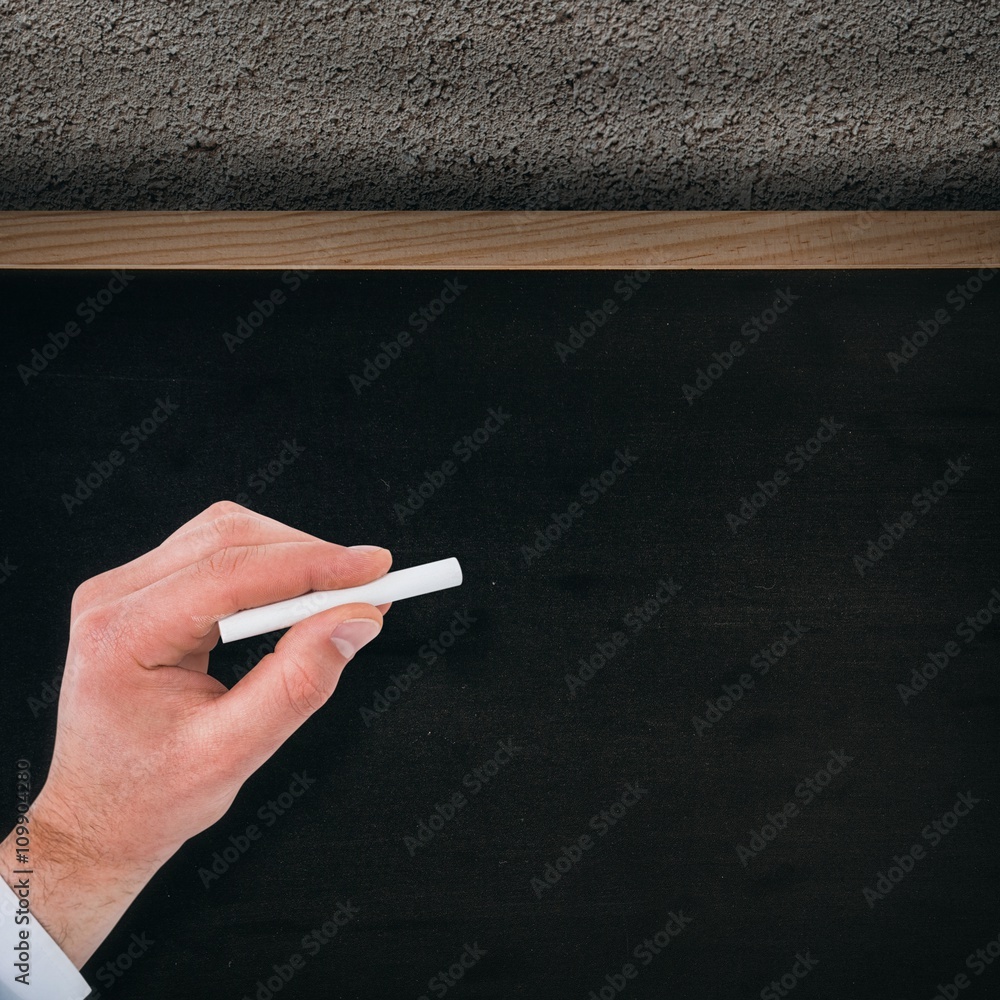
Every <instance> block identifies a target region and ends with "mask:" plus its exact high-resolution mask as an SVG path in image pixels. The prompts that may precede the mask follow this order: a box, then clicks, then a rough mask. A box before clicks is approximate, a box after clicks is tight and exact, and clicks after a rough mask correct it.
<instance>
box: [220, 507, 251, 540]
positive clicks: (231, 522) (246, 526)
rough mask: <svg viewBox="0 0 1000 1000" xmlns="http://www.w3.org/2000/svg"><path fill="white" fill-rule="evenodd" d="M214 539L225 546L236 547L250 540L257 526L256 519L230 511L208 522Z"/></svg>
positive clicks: (242, 512)
mask: <svg viewBox="0 0 1000 1000" xmlns="http://www.w3.org/2000/svg"><path fill="white" fill-rule="evenodd" d="M210 525H211V530H212V532H213V533H214V535H215V538H216V539H217V540H218V541H219V542H221V543H222V545H223V546H225V545H238V544H240V543H241V542H243V541H245V540H246V539H248V538H250V537H251V535H252V532H253V531H254V529H255V528H256V527H257V525H258V521H257V519H256V518H254V517H252V516H251V515H250V514H248V513H247V512H246V511H243V510H241V511H231V512H229V513H227V514H223V515H222V516H221V517H217V518H216V519H215V520H214V521H211V522H210Z"/></svg>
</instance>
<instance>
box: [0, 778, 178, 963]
mask: <svg viewBox="0 0 1000 1000" xmlns="http://www.w3.org/2000/svg"><path fill="white" fill-rule="evenodd" d="M43 791H44V790H43ZM25 825H26V826H27V827H28V840H29V845H28V848H27V851H25V850H24V849H23V847H19V846H18V845H17V844H16V843H15V834H14V833H13V832H11V833H10V834H9V835H8V836H7V837H6V839H4V840H3V842H2V843H0V877H2V878H3V879H4V881H5V882H6V883H7V884H8V885H10V886H11V887H13V886H14V884H15V882H17V881H18V880H21V879H27V881H28V885H29V890H28V902H29V912H30V916H31V918H32V919H33V920H36V921H37V922H38V923H39V924H41V926H42V927H44V928H45V930H46V931H47V933H48V934H49V936H50V937H51V938H52V939H53V940H54V941H55V943H56V944H57V945H59V947H60V948H61V949H62V951H63V952H64V953H65V954H66V956H67V957H68V958H69V959H70V961H71V962H73V964H74V965H75V966H76V967H77V968H78V969H79V968H81V967H82V966H83V964H84V963H85V962H86V961H87V960H88V959H89V958H90V956H91V955H92V954H93V953H94V951H96V949H97V947H98V946H99V945H100V943H101V942H102V941H103V940H104V938H105V937H107V935H108V934H109V933H110V932H111V930H112V928H113V927H114V926H115V924H117V923H118V921H119V920H120V919H121V917H122V915H123V914H124V913H125V911H126V910H127V909H128V907H129V906H130V905H131V903H132V901H133V900H134V899H135V897H136V896H138V895H139V893H140V892H141V891H142V889H143V887H144V886H145V885H146V884H147V883H148V882H149V880H150V879H151V878H152V877H153V875H154V874H155V873H156V871H157V869H158V868H159V867H160V866H161V865H162V863H163V862H162V861H159V860H157V859H152V858H149V859H146V858H142V859H139V858H126V859H122V858H110V857H102V855H101V852H100V850H99V848H98V845H96V844H95V843H93V842H92V841H91V840H89V839H88V838H87V837H85V836H81V835H80V831H79V830H78V829H76V826H75V825H74V823H73V822H72V818H71V817H67V816H65V815H63V814H62V813H61V812H60V811H59V810H58V809H54V808H49V807H48V805H47V804H46V803H45V802H44V801H43V796H42V795H40V796H39V800H37V801H36V803H35V804H33V805H32V807H31V808H30V809H29V811H28V818H27V823H26V824H25ZM22 859H26V860H22ZM163 860H164V861H165V860H166V859H163ZM15 871H18V872H27V874H16V875H15V874H14V872H15Z"/></svg>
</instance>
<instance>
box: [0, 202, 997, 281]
mask: <svg viewBox="0 0 1000 1000" xmlns="http://www.w3.org/2000/svg"><path fill="white" fill-rule="evenodd" d="M984 266H988V267H995V266H1000V212H882V211H877V212H561V211H560V212H0V267H3V268H128V269H132V270H137V269H148V268H184V269H188V268H241V269H249V268H290V267H297V268H304V269H312V268H328V269H333V268H342V269H372V270H378V269H387V268H401V269H402V268H415V269H432V268H433V269H448V270H452V269H478V268H486V269H501V268H528V269H551V270H555V269H563V268H584V269H625V268H648V269H658V268H659V269H662V268H719V269H730V268H776V269H778V268H781V269H785V268H917V267H984Z"/></svg>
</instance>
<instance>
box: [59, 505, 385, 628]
mask: <svg viewBox="0 0 1000 1000" xmlns="http://www.w3.org/2000/svg"><path fill="white" fill-rule="evenodd" d="M215 508H219V510H220V513H219V514H218V515H217V516H211V517H209V516H208V515H209V512H210V511H212V510H213V509H215ZM229 508H235V509H233V510H230V509H229ZM194 521H197V522H198V523H197V524H195V523H194V522H190V526H187V527H185V529H183V530H182V531H181V532H180V533H178V532H175V533H174V534H173V535H171V536H170V537H169V538H168V539H167V540H166V541H165V542H163V543H162V544H161V545H159V546H158V547H157V548H155V549H153V550H151V551H150V552H146V553H144V554H143V555H141V556H139V557H138V558H136V559H133V560H132V561H131V562H128V563H125V564H124V565H122V566H118V567H116V568H115V569H111V570H108V571H107V572H105V573H101V574H99V575H98V576H95V577H92V578H91V579H90V580H87V581H86V582H85V583H84V584H82V585H81V586H80V587H79V588H78V591H77V594H76V595H74V601H73V607H72V609H71V613H70V620H71V621H74V620H75V619H76V617H77V615H79V614H80V612H81V611H83V610H85V609H86V608H88V607H94V606H96V605H100V604H105V603H108V602H110V601H114V600H117V599H118V598H120V597H123V596H125V595H126V594H128V593H130V592H132V591H134V590H141V589H142V588H143V587H147V586H149V585H150V584H151V583H154V582H155V581H156V580H159V579H161V578H163V577H166V576H169V575H170V574H171V573H175V572H177V570H179V569H181V568H183V567H184V566H189V565H191V564H192V563H195V562H198V560H200V559H205V558H207V557H208V556H210V555H211V554H212V553H213V552H216V551H218V550H219V549H222V548H225V547H227V546H238V545H264V544H268V543H273V542H283V541H284V542H291V541H312V542H319V541H322V539H318V538H315V537H314V536H312V535H309V534H307V533H306V532H304V531H299V530H298V529H296V528H292V527H289V525H287V524H282V523H281V522H280V521H275V520H273V519H271V518H267V517H263V516H261V515H259V514H256V513H254V512H253V511H250V510H246V509H245V508H241V507H239V505H238V504H229V503H228V502H225V501H224V502H222V503H220V504H213V505H212V507H210V508H209V510H208V511H205V512H204V513H203V514H201V515H199V516H198V518H195V519H194ZM325 544H328V545H332V546H333V547H334V548H335V549H337V550H338V551H343V550H344V549H345V548H346V547H345V546H342V545H336V544H335V543H333V542H327V543H325ZM371 548H377V546H371Z"/></svg>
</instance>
